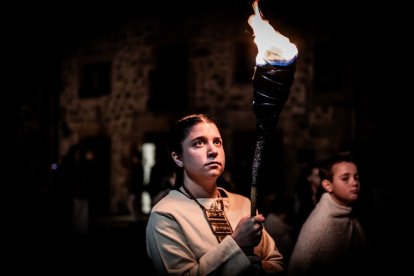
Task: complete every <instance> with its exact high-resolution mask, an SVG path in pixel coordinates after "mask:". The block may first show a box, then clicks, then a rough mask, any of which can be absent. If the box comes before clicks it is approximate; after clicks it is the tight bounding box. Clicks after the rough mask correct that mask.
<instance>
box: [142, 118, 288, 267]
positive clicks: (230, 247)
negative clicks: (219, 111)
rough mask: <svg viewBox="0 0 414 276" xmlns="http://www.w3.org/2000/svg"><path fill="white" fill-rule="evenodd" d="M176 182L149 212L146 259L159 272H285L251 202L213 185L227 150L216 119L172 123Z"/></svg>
mask: <svg viewBox="0 0 414 276" xmlns="http://www.w3.org/2000/svg"><path fill="white" fill-rule="evenodd" d="M170 143H171V145H170V153H171V157H172V159H173V161H174V162H175V164H176V166H177V170H176V184H175V186H174V189H173V190H171V191H170V192H169V193H168V194H167V195H166V196H165V197H163V198H162V199H161V200H160V201H159V202H158V203H157V204H156V205H155V206H154V207H153V208H152V210H151V213H150V216H149V220H148V224H147V228H146V246H147V253H148V256H149V258H150V259H151V260H152V262H153V264H154V267H155V269H156V271H157V273H158V274H160V275H169V274H174V275H184V274H186V275H208V274H215V275H260V274H266V273H276V272H283V271H284V266H283V257H282V255H281V254H280V252H279V251H278V249H277V247H276V244H275V241H274V240H273V239H272V237H271V236H270V235H269V234H268V233H267V232H266V230H265V229H264V228H263V222H264V220H265V218H264V217H263V215H262V214H257V215H255V216H250V206H251V203H250V200H249V199H248V198H246V197H244V196H241V195H239V194H235V193H231V192H229V191H227V190H225V189H224V188H219V187H218V186H217V179H218V178H219V176H220V175H221V174H222V173H223V171H224V168H225V152H224V148H223V141H222V138H221V134H220V131H219V129H218V126H217V124H216V122H215V120H214V119H213V118H211V117H209V116H207V115H205V114H192V115H188V116H185V117H183V118H181V119H180V120H178V121H177V122H176V123H175V124H174V125H173V127H172V130H171V138H170Z"/></svg>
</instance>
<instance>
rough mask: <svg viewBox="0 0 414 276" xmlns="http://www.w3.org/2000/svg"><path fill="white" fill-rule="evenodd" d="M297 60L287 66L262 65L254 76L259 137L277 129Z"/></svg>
mask: <svg viewBox="0 0 414 276" xmlns="http://www.w3.org/2000/svg"><path fill="white" fill-rule="evenodd" d="M295 70H296V60H295V61H294V62H292V63H291V64H289V65H286V66H278V65H270V64H266V65H260V66H256V67H255V71H254V74H253V89H254V93H253V111H254V113H255V115H256V128H257V129H256V130H257V133H258V135H267V134H268V133H269V132H270V131H271V130H273V129H274V128H276V125H277V123H278V121H279V115H280V112H281V111H282V108H283V105H284V104H285V102H286V101H287V99H288V97H289V92H290V87H291V86H292V83H293V79H294V74H295Z"/></svg>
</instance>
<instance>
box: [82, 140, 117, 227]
mask: <svg viewBox="0 0 414 276" xmlns="http://www.w3.org/2000/svg"><path fill="white" fill-rule="evenodd" d="M80 143H81V144H82V145H83V147H84V148H85V151H86V161H87V164H86V165H87V175H86V177H87V180H88V181H87V183H88V186H89V187H88V190H89V193H88V201H89V220H90V221H92V220H95V219H97V218H100V217H105V216H108V215H109V214H110V185H109V183H110V176H111V173H110V163H111V161H110V160H111V159H110V154H111V140H110V138H109V137H108V136H89V137H84V138H83V139H81V142H80Z"/></svg>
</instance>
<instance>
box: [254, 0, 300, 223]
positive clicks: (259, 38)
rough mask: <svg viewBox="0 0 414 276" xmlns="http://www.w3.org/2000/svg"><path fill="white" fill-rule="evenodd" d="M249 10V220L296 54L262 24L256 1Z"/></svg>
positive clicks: (266, 23) (286, 97) (294, 66)
mask: <svg viewBox="0 0 414 276" xmlns="http://www.w3.org/2000/svg"><path fill="white" fill-rule="evenodd" d="M253 9H254V12H255V14H254V15H251V16H250V17H249V20H248V23H249V25H250V26H251V27H252V29H253V32H254V36H255V39H254V42H255V43H256V46H257V48H258V54H257V56H256V66H255V68H254V69H255V70H254V74H253V78H252V79H253V111H254V113H255V116H256V148H255V153H254V158H253V164H252V183H251V189H250V199H251V216H255V215H256V199H257V189H256V187H257V177H258V175H259V173H260V168H261V166H262V156H263V153H264V148H265V145H266V143H267V142H268V140H269V138H268V137H269V134H270V133H271V132H272V130H274V129H275V128H276V126H277V123H278V121H279V114H280V112H281V111H282V108H283V105H284V104H285V102H286V100H287V99H288V97H289V92H290V87H291V85H292V83H293V79H294V74H295V69H296V57H297V54H298V50H297V48H296V46H295V45H294V44H292V43H291V42H290V41H289V39H288V38H287V37H285V36H283V35H282V34H280V33H279V32H277V31H275V30H274V29H273V27H272V26H271V25H270V24H269V22H268V21H267V20H263V17H262V15H261V13H260V11H259V5H258V1H257V0H256V1H255V2H254V3H253Z"/></svg>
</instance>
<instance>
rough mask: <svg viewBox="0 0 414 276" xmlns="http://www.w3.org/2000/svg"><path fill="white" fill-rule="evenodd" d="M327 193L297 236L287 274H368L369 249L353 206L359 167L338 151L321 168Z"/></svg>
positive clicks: (356, 197)
mask: <svg viewBox="0 0 414 276" xmlns="http://www.w3.org/2000/svg"><path fill="white" fill-rule="evenodd" d="M320 176H321V180H322V187H323V189H324V190H325V191H326V192H325V193H323V194H322V196H321V199H320V201H319V202H318V204H317V205H316V207H315V209H314V210H313V211H312V212H311V214H310V215H309V217H308V218H307V220H306V221H305V223H304V224H303V227H302V229H301V231H300V233H299V236H298V239H297V242H296V245H295V247H294V250H293V253H292V256H291V259H290V263H289V269H288V274H289V275H352V274H356V273H364V272H368V268H369V267H370V264H369V262H370V260H371V259H370V249H369V246H368V243H367V239H366V235H365V232H364V230H363V228H362V227H361V224H360V222H359V221H358V220H357V218H356V217H355V216H354V212H353V211H354V210H353V205H354V204H355V202H356V201H357V200H358V198H359V194H360V189H361V185H360V181H359V173H358V167H357V165H356V161H355V159H354V158H353V156H352V155H351V154H350V153H349V152H340V153H338V154H336V155H334V156H332V157H331V158H329V159H328V160H327V161H326V163H325V164H324V165H323V166H322V167H321V168H320Z"/></svg>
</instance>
